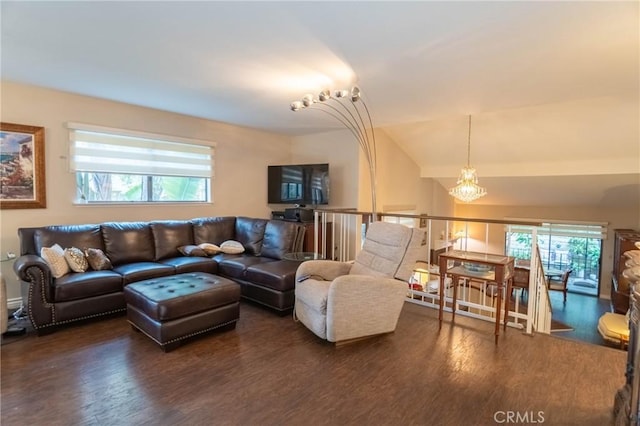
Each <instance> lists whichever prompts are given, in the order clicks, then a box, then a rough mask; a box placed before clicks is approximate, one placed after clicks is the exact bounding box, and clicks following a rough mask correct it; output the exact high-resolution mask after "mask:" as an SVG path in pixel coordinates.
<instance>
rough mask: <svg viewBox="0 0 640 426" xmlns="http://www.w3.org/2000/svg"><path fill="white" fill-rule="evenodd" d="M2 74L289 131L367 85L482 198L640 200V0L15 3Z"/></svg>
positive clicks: (405, 135) (309, 126)
mask: <svg viewBox="0 0 640 426" xmlns="http://www.w3.org/2000/svg"><path fill="white" fill-rule="evenodd" d="M0 8H1V12H2V14H1V24H2V25H1V36H2V37H1V43H2V45H1V48H2V49H1V55H2V56H1V59H2V62H1V72H2V78H3V79H7V80H11V81H17V82H22V83H27V84H34V85H38V86H44V87H50V88H55V89H59V90H64V91H69V92H73V93H79V94H84V95H89V96H95V97H100V98H106V99H112V100H117V101H122V102H127V103H131V104H135V105H141V106H147V107H152V108H158V109H162V110H167V111H173V112H177V113H182V114H188V115H192V116H196V117H203V118H207V119H212V120H219V121H224V122H229V123H233V124H237V125H242V126H250V127H255V128H260V129H264V130H268V131H273V132H279V133H284V134H289V135H304V134H307V133H315V132H321V131H326V130H330V129H333V128H337V127H339V124H338V123H337V122H335V121H332V120H330V119H327V118H324V117H322V116H320V115H316V114H293V113H292V112H291V111H290V110H289V104H290V102H291V101H292V100H296V99H300V98H301V96H302V95H303V94H305V93H308V92H311V93H317V92H319V91H320V90H321V89H324V88H328V87H333V88H338V87H343V86H349V85H352V84H358V85H359V86H360V87H361V89H362V91H363V96H364V98H365V100H366V102H367V105H368V106H369V108H370V110H371V113H372V115H373V117H374V122H375V123H374V124H375V125H376V127H378V128H380V129H381V131H384V132H385V133H387V135H389V136H390V137H391V138H392V139H393V140H395V141H396V142H397V143H398V145H399V146H400V147H401V148H402V149H403V150H404V151H405V152H407V154H408V155H410V156H411V157H412V158H413V159H414V160H415V161H416V163H417V164H418V165H419V166H420V168H421V170H422V176H424V177H433V178H436V179H438V180H439V181H440V182H441V183H442V184H443V185H444V186H453V185H454V184H455V178H456V175H457V172H458V171H459V169H460V167H461V166H462V165H463V163H464V162H465V161H466V158H465V157H466V142H467V130H468V129H467V115H472V116H473V117H474V118H473V126H472V136H471V139H472V146H473V150H472V163H473V165H474V166H475V167H476V168H477V169H478V172H479V175H480V176H481V184H482V185H483V186H486V187H487V189H488V191H489V195H488V196H487V197H485V198H484V199H483V200H482V203H485V204H507V205H521V204H532V201H531V200H532V198H535V199H536V200H537V201H536V203H537V204H547V205H584V206H602V205H610V204H612V203H613V204H615V205H621V206H622V205H624V206H639V205H640V202H639V201H638V200H639V199H640V135H639V133H640V124H639V118H638V114H640V107H639V103H640V102H639V89H640V85H639V80H640V72H639V63H640V53H639V50H640V47H639V43H640V42H639V40H640V29H639V17H640V14H639V6H638V2H635V1H631V2H552V1H549V2H547V1H544V2H543V1H541V2H517V1H514V2H482V1H479V2H146V1H145V2H142V1H141V2H135V1H134V2H77V1H72V2H63V1H56V2H12V1H3V2H2V3H0Z"/></svg>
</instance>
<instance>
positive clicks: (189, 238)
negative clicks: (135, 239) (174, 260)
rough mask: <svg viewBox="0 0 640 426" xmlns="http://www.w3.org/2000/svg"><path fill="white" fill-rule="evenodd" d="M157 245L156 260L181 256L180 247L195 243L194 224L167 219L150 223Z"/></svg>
mask: <svg viewBox="0 0 640 426" xmlns="http://www.w3.org/2000/svg"><path fill="white" fill-rule="evenodd" d="M149 226H150V227H151V232H152V234H153V242H154V245H155V255H156V258H155V260H162V259H166V258H169V257H176V256H179V255H180V253H179V251H178V247H183V246H188V245H193V226H192V225H191V222H188V221H178V220H166V221H155V222H151V223H150V224H149Z"/></svg>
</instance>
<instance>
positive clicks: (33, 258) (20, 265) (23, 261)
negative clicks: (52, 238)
mask: <svg viewBox="0 0 640 426" xmlns="http://www.w3.org/2000/svg"><path fill="white" fill-rule="evenodd" d="M31 267H35V268H37V269H38V270H40V271H41V272H42V275H43V277H44V280H45V281H46V282H47V283H51V280H52V279H53V276H52V275H51V269H50V268H49V265H48V264H47V262H46V261H45V260H44V259H43V258H41V257H40V256H37V255H35V254H25V255H23V256H20V257H18V258H17V259H16V261H15V262H14V263H13V271H14V272H15V273H16V275H17V276H18V278H19V279H21V280H22V281H31V277H30V275H28V273H27V271H28V270H29V268H31Z"/></svg>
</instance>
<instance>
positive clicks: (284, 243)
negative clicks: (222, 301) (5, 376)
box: [14, 216, 304, 334]
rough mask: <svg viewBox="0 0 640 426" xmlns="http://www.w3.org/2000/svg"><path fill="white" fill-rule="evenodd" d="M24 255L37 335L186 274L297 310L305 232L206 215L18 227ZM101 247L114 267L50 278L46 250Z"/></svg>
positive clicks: (118, 306)
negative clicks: (230, 246) (140, 285)
mask: <svg viewBox="0 0 640 426" xmlns="http://www.w3.org/2000/svg"><path fill="white" fill-rule="evenodd" d="M18 236H19V239H20V254H21V255H20V257H19V258H18V259H16V261H15V263H14V270H15V272H16V274H17V275H18V278H19V279H20V281H21V283H22V285H24V286H28V289H29V291H28V301H27V302H26V307H27V312H28V315H29V319H30V320H31V323H32V324H33V327H34V328H35V330H36V331H37V332H38V334H44V333H47V332H51V331H53V330H54V329H55V328H56V326H59V325H63V324H66V323H70V322H73V321H78V320H84V319H89V318H93V317H99V316H102V315H108V314H113V313H117V312H120V311H122V312H124V311H125V309H126V305H125V301H124V295H123V289H124V287H125V286H126V285H127V284H129V283H132V282H136V281H141V280H146V279H150V278H157V277H162V276H167V275H174V274H180V273H184V272H207V273H210V274H216V275H220V276H223V277H225V278H229V279H232V280H234V281H235V282H237V283H239V284H240V286H241V290H242V296H243V297H244V298H246V299H250V300H253V301H255V302H258V303H260V304H263V305H265V306H267V307H269V308H271V309H273V310H275V311H277V312H279V313H287V312H290V310H291V309H292V308H293V304H294V287H295V284H294V276H295V272H296V269H297V267H298V265H299V262H295V261H291V260H284V259H283V256H284V254H286V253H288V252H294V251H299V250H300V249H301V247H302V241H303V238H304V227H302V226H301V225H299V224H297V223H294V222H285V221H279V220H267V219H255V218H248V217H234V216H227V217H205V218H196V219H191V220H185V221H177V220H170V221H153V222H109V223H102V224H84V225H57V226H44V227H38V228H20V229H19V230H18ZM227 240H235V241H239V242H240V243H242V245H243V247H244V249H245V252H244V253H242V254H224V253H219V254H216V255H213V256H212V257H196V256H184V255H182V254H181V253H180V251H178V247H182V246H187V245H198V244H200V243H212V244H216V245H220V244H222V242H224V241H227ZM53 244H58V245H60V246H61V247H63V248H68V247H77V248H80V249H82V250H84V249H87V248H98V249H101V250H102V251H103V252H104V253H105V254H106V256H107V257H108V258H109V260H110V261H111V264H112V266H113V268H112V269H108V270H99V271H95V270H91V269H89V270H87V271H86V272H71V273H69V274H66V275H63V276H61V277H59V278H54V277H53V276H52V273H51V270H50V268H49V266H48V264H47V263H46V262H45V260H44V259H43V258H42V257H40V250H41V248H42V247H51V246H52V245H53Z"/></svg>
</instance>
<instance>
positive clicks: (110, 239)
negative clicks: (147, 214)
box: [93, 222, 155, 278]
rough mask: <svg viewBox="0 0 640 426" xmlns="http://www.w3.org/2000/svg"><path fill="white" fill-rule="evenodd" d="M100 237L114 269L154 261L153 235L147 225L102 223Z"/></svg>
mask: <svg viewBox="0 0 640 426" xmlns="http://www.w3.org/2000/svg"><path fill="white" fill-rule="evenodd" d="M102 235H103V238H104V245H105V254H106V255H107V257H108V258H109V259H110V260H111V264H112V265H113V266H114V267H115V266H118V265H123V264H127V263H132V262H152V261H154V260H155V249H154V242H153V235H152V234H151V227H150V226H149V224H148V223H145V222H108V223H103V224H102ZM93 247H95V246H93ZM150 278H153V277H150Z"/></svg>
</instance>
